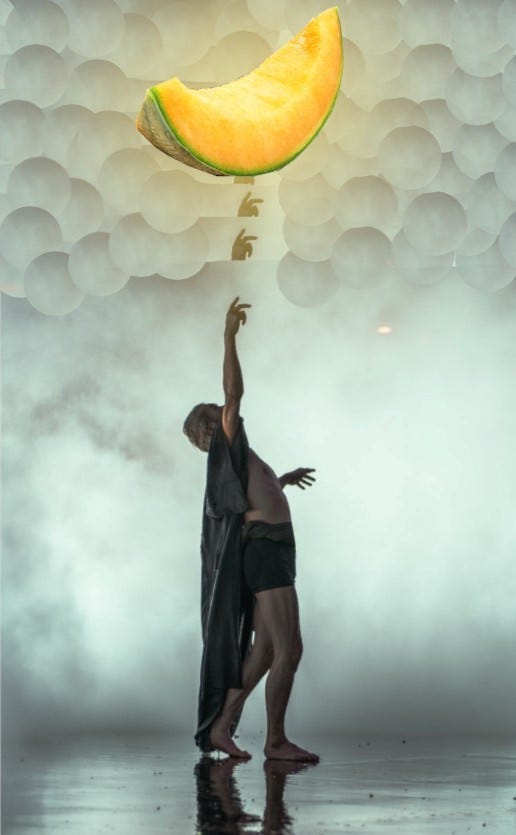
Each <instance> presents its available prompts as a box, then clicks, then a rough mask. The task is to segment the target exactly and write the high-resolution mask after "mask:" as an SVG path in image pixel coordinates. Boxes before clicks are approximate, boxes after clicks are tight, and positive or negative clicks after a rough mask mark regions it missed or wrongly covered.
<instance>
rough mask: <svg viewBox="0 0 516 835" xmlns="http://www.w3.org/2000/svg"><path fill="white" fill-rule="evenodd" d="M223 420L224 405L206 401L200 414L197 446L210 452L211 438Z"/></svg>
mask: <svg viewBox="0 0 516 835" xmlns="http://www.w3.org/2000/svg"><path fill="white" fill-rule="evenodd" d="M221 420H222V406H217V404H216V403H206V405H205V407H204V409H203V410H202V412H201V413H200V414H199V417H198V420H197V426H196V432H195V441H194V442H195V446H196V447H197V448H198V449H200V450H201V451H202V452H208V450H209V448H210V443H211V438H212V435H213V433H214V432H215V429H216V428H217V426H218V425H219V423H220V421H221Z"/></svg>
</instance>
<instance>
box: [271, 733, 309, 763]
mask: <svg viewBox="0 0 516 835" xmlns="http://www.w3.org/2000/svg"><path fill="white" fill-rule="evenodd" d="M263 753H264V754H265V756H266V757H267V759H269V760H299V761H300V762H312V763H318V762H319V757H318V755H317V754H313V753H312V752H311V751H306V750H305V748H300V747H299V745H294V743H293V742H289V740H288V739H286V740H285V741H284V742H282V743H280V744H279V745H271V744H270V743H267V744H266V745H265V748H264V749H263Z"/></svg>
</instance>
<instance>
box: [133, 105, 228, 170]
mask: <svg viewBox="0 0 516 835" xmlns="http://www.w3.org/2000/svg"><path fill="white" fill-rule="evenodd" d="M136 125H137V128H138V130H139V131H140V133H142V134H143V135H144V136H145V137H146V138H147V139H148V140H149V142H150V143H151V145H154V146H155V147H156V148H159V150H160V151H163V153H164V154H168V155H169V157H173V158H174V159H177V160H178V162H182V163H183V164H184V165H188V166H190V168H197V170H198V171H204V172H206V173H207V174H215V176H218V177H224V176H226V175H225V173H224V172H223V171H218V170H217V169H216V168H211V167H210V166H209V165H205V164H204V162H201V161H200V160H199V159H197V157H195V156H193V154H191V153H190V152H189V151H188V150H187V148H185V146H184V145H182V144H181V143H180V142H179V141H178V140H177V139H176V135H175V133H174V131H173V130H172V128H171V127H170V126H169V124H168V122H167V120H166V119H165V117H164V116H163V113H162V111H161V108H160V107H159V105H158V103H157V102H156V100H155V98H154V97H153V96H152V95H151V91H150V90H147V95H146V97H145V100H144V102H143V105H142V108H141V110H140V112H139V114H138V119H137V121H136Z"/></svg>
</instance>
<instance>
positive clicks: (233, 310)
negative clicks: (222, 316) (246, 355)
mask: <svg viewBox="0 0 516 835" xmlns="http://www.w3.org/2000/svg"><path fill="white" fill-rule="evenodd" d="M239 298H240V296H237V297H236V299H234V300H233V301H232V302H231V304H230V305H229V310H228V312H227V313H226V333H227V334H229V335H230V336H236V334H237V333H238V329H239V327H240V322H242V324H243V325H245V323H246V322H247V314H246V312H245V310H244V308H246V307H251V305H250V304H242V302H238V300H239ZM237 302H238V304H237Z"/></svg>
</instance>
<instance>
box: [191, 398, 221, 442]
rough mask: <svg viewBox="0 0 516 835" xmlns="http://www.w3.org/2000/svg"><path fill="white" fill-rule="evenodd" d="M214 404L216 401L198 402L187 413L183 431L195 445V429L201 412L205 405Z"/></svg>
mask: <svg viewBox="0 0 516 835" xmlns="http://www.w3.org/2000/svg"><path fill="white" fill-rule="evenodd" d="M216 405H217V404H216V403H198V404H197V406H194V407H193V409H192V411H191V412H190V414H189V415H187V417H186V419H185V422H184V423H183V432H184V434H185V435H186V437H187V438H188V440H189V441H190V442H191V443H192V444H194V445H196V443H197V430H198V428H199V420H200V418H201V416H202V413H203V412H204V410H205V409H206V407H207V406H216Z"/></svg>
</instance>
